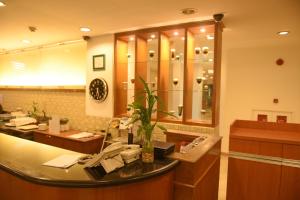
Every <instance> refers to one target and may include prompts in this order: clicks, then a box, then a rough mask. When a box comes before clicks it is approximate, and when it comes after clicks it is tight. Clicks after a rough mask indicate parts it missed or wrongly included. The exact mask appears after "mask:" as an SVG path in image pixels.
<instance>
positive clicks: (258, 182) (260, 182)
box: [227, 120, 300, 200]
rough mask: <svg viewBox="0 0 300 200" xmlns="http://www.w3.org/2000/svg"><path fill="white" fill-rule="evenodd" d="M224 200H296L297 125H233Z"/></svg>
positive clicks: (299, 171) (299, 165)
mask: <svg viewBox="0 0 300 200" xmlns="http://www.w3.org/2000/svg"><path fill="white" fill-rule="evenodd" d="M229 150H230V154H229V160H228V181H227V200H235V199H238V200H252V199H253V200H269V199H272V200H298V199H300V193H299V191H300V186H299V185H300V124H297V125H296V124H282V126H281V125H279V124H276V123H270V122H254V121H244V120H237V121H235V122H234V123H233V124H232V125H231V128H230V144H229Z"/></svg>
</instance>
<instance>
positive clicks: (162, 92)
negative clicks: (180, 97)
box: [158, 35, 170, 118]
mask: <svg viewBox="0 0 300 200" xmlns="http://www.w3.org/2000/svg"><path fill="white" fill-rule="evenodd" d="M169 58H170V42H169V38H168V37H167V36H165V35H161V36H160V67H159V83H158V84H159V91H158V95H159V96H160V98H161V101H162V102H163V105H161V104H160V105H159V109H164V110H168V88H169V74H170V69H169ZM159 117H160V118H161V117H164V115H161V114H160V115H159Z"/></svg>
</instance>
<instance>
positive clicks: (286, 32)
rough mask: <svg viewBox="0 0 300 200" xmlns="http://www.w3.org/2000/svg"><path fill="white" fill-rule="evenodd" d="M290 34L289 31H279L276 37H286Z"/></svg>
mask: <svg viewBox="0 0 300 200" xmlns="http://www.w3.org/2000/svg"><path fill="white" fill-rule="evenodd" d="M289 33H290V32H289V31H279V32H278V33H277V34H278V35H288V34H289Z"/></svg>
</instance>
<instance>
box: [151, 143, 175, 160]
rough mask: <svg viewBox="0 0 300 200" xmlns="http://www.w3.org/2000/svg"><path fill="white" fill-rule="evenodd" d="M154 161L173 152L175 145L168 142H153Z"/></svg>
mask: <svg viewBox="0 0 300 200" xmlns="http://www.w3.org/2000/svg"><path fill="white" fill-rule="evenodd" d="M153 145H154V157H155V159H162V158H164V157H165V156H167V155H169V154H171V153H173V152H174V150H175V144H174V143H170V142H161V141H156V140H155V141H153Z"/></svg>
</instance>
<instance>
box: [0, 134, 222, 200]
mask: <svg viewBox="0 0 300 200" xmlns="http://www.w3.org/2000/svg"><path fill="white" fill-rule="evenodd" d="M166 134H167V141H170V142H174V143H176V145H178V144H179V143H180V142H182V141H185V142H190V140H191V139H192V138H196V137H198V136H199V134H198V133H189V132H180V131H168V132H167V133H166ZM175 138H176V140H175ZM220 144H221V137H219V136H213V135H211V136H208V135H207V137H206V139H205V140H204V141H202V142H201V143H199V145H197V146H196V147H195V148H193V149H192V150H191V151H190V152H187V153H185V154H181V153H178V152H174V153H173V154H171V155H169V157H168V158H165V159H162V160H155V161H154V163H152V164H144V163H142V162H141V161H135V162H133V163H131V164H129V165H126V166H125V167H123V168H121V169H119V170H116V171H114V172H112V173H109V174H105V173H104V172H103V171H102V170H101V169H100V168H98V169H97V168H96V169H95V168H93V169H85V168H84V167H83V165H80V164H75V165H73V166H71V167H70V168H68V169H59V168H53V167H47V166H43V165H42V164H43V163H45V162H47V161H49V160H52V159H54V158H56V157H58V156H60V155H69V154H71V155H84V154H81V153H78V152H74V151H69V150H65V149H62V148H58V147H54V146H50V145H46V144H41V143H37V142H34V141H29V140H25V139H22V138H18V137H14V136H11V135H6V134H2V133H0V199H1V200H2V199H3V200H19V199H22V200H38V199H43V200H48V199H49V200H57V199H58V200H60V199H62V200H89V199H92V200H105V199H108V200H127V199H130V200H135V199H136V200H140V199H143V200H148V199H149V200H150V199H151V200H153V199H155V200H172V199H176V200H185V199H188V200H192V199H199V198H200V199H206V200H217V198H218V181H219V167H220Z"/></svg>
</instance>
